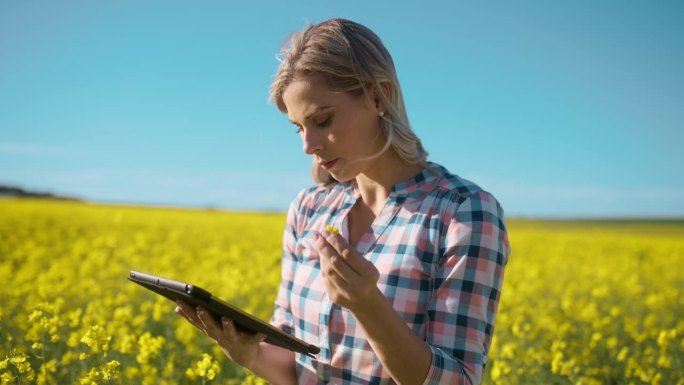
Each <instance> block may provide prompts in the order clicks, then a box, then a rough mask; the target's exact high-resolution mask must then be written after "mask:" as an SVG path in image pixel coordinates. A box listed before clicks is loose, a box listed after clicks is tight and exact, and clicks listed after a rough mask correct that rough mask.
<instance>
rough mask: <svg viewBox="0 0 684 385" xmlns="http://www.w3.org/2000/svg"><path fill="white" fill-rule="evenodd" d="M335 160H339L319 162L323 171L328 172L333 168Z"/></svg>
mask: <svg viewBox="0 0 684 385" xmlns="http://www.w3.org/2000/svg"><path fill="white" fill-rule="evenodd" d="M337 159H339V158H335V159H333V160H329V161H327V162H321V167H323V169H324V170H325V171H328V170H330V169H331V168H333V166H335V163H337Z"/></svg>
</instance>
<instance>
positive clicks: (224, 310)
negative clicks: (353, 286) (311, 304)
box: [128, 270, 320, 357]
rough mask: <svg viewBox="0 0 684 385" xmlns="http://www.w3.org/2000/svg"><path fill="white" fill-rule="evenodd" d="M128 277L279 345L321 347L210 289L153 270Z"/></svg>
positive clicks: (308, 350) (314, 350)
mask: <svg viewBox="0 0 684 385" xmlns="http://www.w3.org/2000/svg"><path fill="white" fill-rule="evenodd" d="M128 279H129V280H131V281H133V282H135V283H137V284H139V285H141V286H143V287H145V288H147V289H149V290H152V291H153V292H155V293H157V294H160V295H163V296H164V297H166V298H168V299H170V300H172V301H174V302H176V301H177V300H182V301H185V302H187V303H189V304H191V305H194V306H202V307H204V308H205V309H207V310H209V311H210V312H211V313H212V315H214V318H216V319H217V320H219V321H220V319H221V316H225V317H227V318H230V319H231V320H233V322H234V323H235V327H236V328H237V329H239V330H241V331H243V332H247V333H257V332H259V333H263V334H265V335H266V339H265V340H264V341H265V342H267V343H269V344H272V345H276V346H280V347H282V348H285V349H289V350H292V351H294V352H298V353H302V354H306V355H308V356H311V357H313V355H314V354H318V352H319V351H320V349H319V348H318V347H316V346H314V345H311V344H307V343H306V342H304V341H302V340H300V339H298V338H296V337H294V336H291V335H290V334H287V333H285V332H284V331H282V330H280V329H278V328H276V327H275V326H273V325H271V324H269V323H267V322H264V321H262V320H260V319H259V318H257V317H255V316H253V315H251V314H248V313H246V312H244V311H242V310H240V309H239V308H237V307H235V306H233V305H230V304H229V303H226V302H224V301H221V300H220V299H218V298H216V297H215V296H213V295H212V294H211V293H210V292H208V291H206V290H204V289H202V288H200V287H197V286H195V285H191V284H188V283H185V282H180V281H175V280H172V279H168V278H162V277H158V276H155V275H152V274H147V273H141V272H139V271H135V270H131V272H130V275H129V277H128Z"/></svg>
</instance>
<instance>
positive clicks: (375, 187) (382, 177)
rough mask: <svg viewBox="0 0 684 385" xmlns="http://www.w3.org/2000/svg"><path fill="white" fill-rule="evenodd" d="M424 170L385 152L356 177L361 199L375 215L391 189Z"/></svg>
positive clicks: (392, 152)
mask: <svg viewBox="0 0 684 385" xmlns="http://www.w3.org/2000/svg"><path fill="white" fill-rule="evenodd" d="M424 168H425V166H424V165H422V164H410V163H406V162H405V161H404V160H403V159H401V158H400V157H399V156H398V155H396V154H395V153H394V151H391V150H390V151H387V153H386V154H384V155H383V156H381V157H379V158H378V159H376V160H375V161H374V162H373V165H372V166H371V167H369V168H368V169H366V170H365V171H364V172H363V173H361V174H359V175H357V176H356V184H357V186H358V188H359V193H360V194H361V199H363V202H364V203H365V204H366V205H367V206H368V207H370V209H371V210H373V212H374V213H376V215H377V213H379V212H380V210H382V207H383V206H384V205H385V202H386V201H387V197H388V196H389V194H390V192H391V191H392V187H393V186H394V185H396V184H397V183H399V182H403V181H405V180H408V179H410V178H412V177H414V176H416V175H417V174H418V173H420V172H421V171H422V170H423V169H424Z"/></svg>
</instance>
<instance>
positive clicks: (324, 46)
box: [271, 19, 428, 184]
mask: <svg viewBox="0 0 684 385" xmlns="http://www.w3.org/2000/svg"><path fill="white" fill-rule="evenodd" d="M280 56H281V58H282V61H281V63H280V67H279V68H278V71H277V72H276V75H275V79H274V80H273V83H272V84H271V99H272V100H273V101H274V102H275V104H276V106H277V107H278V109H279V110H280V111H281V112H283V113H287V107H286V106H285V103H284V102H283V93H284V92H285V89H286V88H287V86H288V85H290V83H291V82H292V81H293V80H295V79H301V78H304V77H309V76H312V75H321V76H322V78H323V79H324V80H325V81H326V82H327V83H328V85H330V86H331V87H332V88H333V89H334V90H335V91H338V92H346V93H348V94H350V95H352V96H355V97H361V96H363V95H368V91H369V90H371V89H373V90H374V91H375V95H376V97H378V98H380V100H381V102H382V103H383V106H384V107H385V109H386V111H385V113H384V115H383V116H382V117H381V119H382V122H383V127H382V129H383V132H384V134H385V136H386V138H387V143H386V144H385V146H384V147H383V148H382V150H380V152H378V153H377V154H375V155H373V156H371V157H369V158H367V159H371V158H374V157H377V156H380V154H382V153H383V152H385V151H386V150H387V149H388V148H390V147H391V148H392V149H393V150H394V152H395V153H396V154H397V155H398V156H399V157H400V158H401V159H403V160H404V161H405V162H407V163H410V164H420V163H425V162H426V159H427V155H428V154H427V152H426V151H425V149H424V148H423V145H422V143H421V141H420V139H418V137H417V136H416V134H415V133H414V132H413V130H411V126H410V124H409V121H408V116H407V115H406V107H405V106H404V98H403V96H402V94H401V88H400V86H399V80H398V78H397V73H396V70H395V68H394V61H393V60H392V57H391V56H390V54H389V52H388V51H387V49H386V48H385V46H384V45H383V44H382V41H381V40H380V38H379V37H378V36H377V35H376V34H375V33H374V32H373V31H371V30H370V29H368V28H367V27H365V26H363V25H361V24H358V23H355V22H353V21H350V20H345V19H330V20H326V21H324V22H321V23H319V24H316V25H308V26H307V27H306V28H304V30H302V31H300V32H297V33H295V34H293V35H292V36H291V37H290V39H289V41H288V43H287V44H286V45H285V46H284V47H283V49H282V50H281V52H280ZM383 86H385V88H383ZM384 89H387V90H388V91H389V92H388V93H387V94H386V93H385V92H382V91H383V90H384ZM312 177H313V179H314V181H315V182H316V183H319V184H326V183H330V182H333V181H334V180H333V178H332V177H331V175H330V174H329V173H327V172H326V171H324V170H323V169H322V168H321V167H320V165H319V164H318V163H317V162H314V165H313V170H312Z"/></svg>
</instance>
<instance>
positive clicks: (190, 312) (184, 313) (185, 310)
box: [175, 301, 202, 327]
mask: <svg viewBox="0 0 684 385" xmlns="http://www.w3.org/2000/svg"><path fill="white" fill-rule="evenodd" d="M175 311H176V313H178V314H179V315H180V316H181V317H183V318H185V319H186V320H187V321H188V322H190V323H191V324H193V325H194V326H196V327H200V326H201V324H202V322H201V321H200V320H199V319H198V318H197V313H196V312H195V309H193V308H192V307H190V306H189V305H188V304H186V303H185V302H181V301H179V302H177V306H176V309H175Z"/></svg>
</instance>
